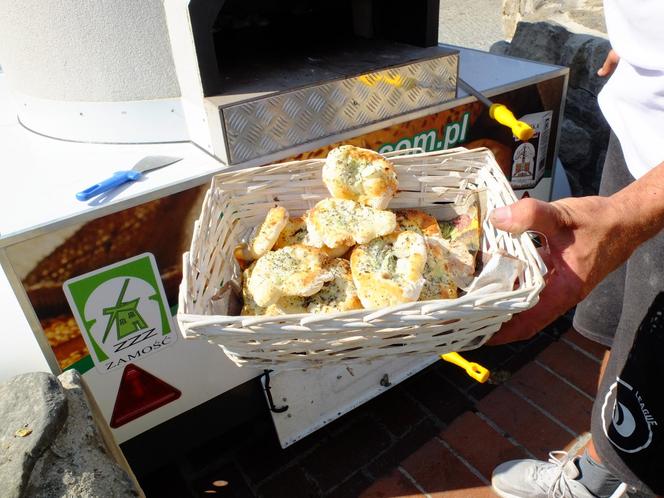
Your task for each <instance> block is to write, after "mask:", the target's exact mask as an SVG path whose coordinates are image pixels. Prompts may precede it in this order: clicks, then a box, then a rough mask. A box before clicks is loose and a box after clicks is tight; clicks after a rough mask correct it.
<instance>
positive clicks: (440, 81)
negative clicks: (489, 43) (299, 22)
mask: <svg viewBox="0 0 664 498" xmlns="http://www.w3.org/2000/svg"><path fill="white" fill-rule="evenodd" d="M457 66H458V55H457V54H449V55H444V56H442V57H436V58H432V59H427V60H423V61H417V62H414V63H410V64H406V65H403V66H399V67H393V68H389V69H384V70H380V71H376V72H372V73H367V74H364V75H362V76H357V77H352V78H347V79H342V80H338V81H333V82H326V83H322V84H320V85H314V86H309V87H305V88H300V89H298V90H293V91H289V92H285V93H280V94H276V95H272V96H267V97H264V98H260V99H256V100H253V101H250V102H243V103H239V104H233V105H229V106H226V107H222V108H221V109H220V112H221V113H222V116H221V117H222V123H223V126H224V128H225V136H226V142H227V150H228V154H229V162H230V164H237V163H241V162H244V161H249V160H251V159H256V158H258V157H261V156H265V155H268V154H272V153H275V152H279V151H281V150H285V149H288V148H290V147H294V146H296V145H301V144H304V143H307V142H310V141H313V140H317V139H321V138H325V137H328V136H332V135H335V134H337V133H341V132H344V131H348V130H352V129H353V128H358V127H361V126H366V125H369V124H373V123H377V122H380V121H383V120H386V119H389V118H393V117H395V116H398V115H400V114H404V113H407V112H411V111H415V110H418V109H422V108H425V107H430V106H434V105H437V104H440V103H441V102H445V101H447V100H451V99H453V98H455V96H456V78H457Z"/></svg>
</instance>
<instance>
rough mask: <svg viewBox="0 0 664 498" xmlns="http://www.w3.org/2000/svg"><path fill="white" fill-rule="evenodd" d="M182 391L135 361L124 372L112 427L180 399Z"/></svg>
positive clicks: (116, 400)
mask: <svg viewBox="0 0 664 498" xmlns="http://www.w3.org/2000/svg"><path fill="white" fill-rule="evenodd" d="M181 395H182V393H181V392H180V390H179V389H176V388H174V387H173V386H171V385H170V384H167V383H166V382H164V381H163V380H161V379H158V378H157V377H155V376H154V375H152V374H151V373H148V372H146V371H145V370H143V369H142V368H140V367H137V366H136V365H134V364H133V363H130V364H129V365H127V366H126V367H125V369H124V371H123V372H122V380H120V387H119V388H118V395H117V397H116V398H115V406H114V407H113V415H112V416H111V427H113V428H114V429H115V428H116V427H120V426H121V425H124V424H126V423H128V422H131V421H132V420H135V419H137V418H138V417H142V416H143V415H145V414H146V413H148V412H151V411H152V410H156V409H157V408H159V407H161V406H164V405H165V404H167V403H170V402H171V401H175V400H176V399H178V398H179V397H180V396H181Z"/></svg>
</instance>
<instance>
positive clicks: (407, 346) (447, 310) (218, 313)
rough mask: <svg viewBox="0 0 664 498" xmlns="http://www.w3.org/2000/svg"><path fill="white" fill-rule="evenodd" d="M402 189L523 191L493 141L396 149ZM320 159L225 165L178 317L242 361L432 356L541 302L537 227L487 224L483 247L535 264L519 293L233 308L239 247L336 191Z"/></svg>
mask: <svg viewBox="0 0 664 498" xmlns="http://www.w3.org/2000/svg"><path fill="white" fill-rule="evenodd" d="M391 161H392V162H393V163H394V165H395V167H396V170H397V174H398V180H399V193H398V194H397V196H396V197H395V198H394V199H393V200H392V202H391V203H390V206H389V208H390V209H395V208H404V207H420V206H432V205H434V204H435V203H441V202H459V201H460V200H461V199H463V198H464V197H465V196H466V195H468V194H469V193H474V192H473V191H476V190H481V189H486V192H487V195H486V199H487V210H488V211H489V210H491V209H493V208H495V207H498V206H503V205H506V204H511V203H512V202H515V201H516V197H515V195H514V192H513V191H512V189H511V187H510V185H509V183H508V181H507V180H506V179H505V177H504V175H503V173H502V171H501V170H500V167H499V166H498V165H497V163H496V161H495V159H494V157H493V155H492V154H491V152H490V151H488V150H487V149H475V150H472V151H466V150H463V149H461V150H455V151H451V152H432V153H425V154H422V153H420V154H412V155H401V156H398V157H394V156H393V157H391ZM323 163H324V160H322V159H313V160H306V161H296V162H289V163H282V164H275V165H271V166H263V167H260V168H252V169H245V170H241V171H237V172H229V173H223V174H220V175H217V176H215V177H214V179H213V180H212V185H211V187H210V190H209V191H208V193H207V196H206V198H205V201H204V203H203V208H202V213H201V216H200V218H199V220H198V221H197V223H196V226H195V229H194V235H193V240H192V244H191V249H190V251H189V252H188V253H185V254H184V265H183V280H182V284H181V287H180V302H179V310H178V315H177V319H178V323H179V325H180V329H181V331H182V333H183V335H184V336H185V337H186V338H195V337H202V338H203V339H206V340H208V341H210V342H213V343H217V344H219V345H220V346H221V347H222V348H223V349H224V351H225V353H226V354H227V355H228V356H229V357H230V358H231V359H232V360H233V361H234V362H235V363H237V364H238V365H242V364H246V365H250V366H253V367H259V368H267V367H269V368H276V369H279V370H283V369H292V368H309V367H314V366H321V365H329V364H333V363H338V362H342V361H362V362H366V361H371V360H375V359H380V358H385V357H387V356H393V355H432V354H443V353H447V352H451V351H463V350H468V349H474V348H477V347H479V346H480V345H482V344H483V343H484V342H486V341H487V340H488V339H489V338H490V337H491V336H492V335H493V334H494V333H495V332H496V331H497V330H498V329H499V328H500V325H501V324H502V323H503V322H505V321H507V320H508V319H509V318H511V316H512V313H515V312H518V311H522V310H525V309H527V308H530V307H531V306H533V305H534V304H535V303H536V302H537V299H538V294H539V291H540V290H541V288H542V287H543V285H544V281H543V277H542V273H543V271H544V265H543V263H542V260H541V259H540V258H539V256H538V254H537V252H536V249H535V247H534V245H533V243H532V242H531V240H530V238H529V236H528V235H527V234H524V235H521V236H519V237H515V236H512V235H510V234H508V233H506V232H503V231H498V230H496V229H495V228H494V227H493V226H492V225H491V223H489V221H488V218H486V217H485V220H484V223H483V240H482V250H483V251H484V252H490V251H497V250H502V251H504V252H506V253H508V254H510V255H513V256H515V257H517V258H519V259H520V260H522V261H523V262H524V263H525V264H524V265H523V267H524V270H523V272H522V274H521V275H519V277H518V286H517V287H516V288H514V289H513V290H511V291H507V292H500V293H489V294H486V293H485V294H484V295H482V296H481V298H480V297H478V296H477V295H475V293H473V292H471V293H468V294H466V295H463V296H461V297H459V298H457V299H447V300H436V301H426V302H413V303H407V304H403V305H399V306H393V307H390V308H384V309H380V310H355V311H348V312H340V313H334V314H299V315H281V316H251V317H248V316H229V315H228V311H227V310H228V309H229V308H228V304H229V299H228V296H229V295H230V294H231V293H230V288H231V286H230V285H229V284H230V282H233V281H234V280H235V281H236V280H237V277H238V272H239V270H238V268H237V265H236V263H235V260H234V258H233V249H234V248H235V246H236V245H237V244H238V242H240V241H241V240H242V239H243V237H246V236H247V235H248V233H250V232H251V230H252V229H253V228H254V227H255V226H257V225H259V224H260V223H261V222H262V220H263V219H264V218H265V215H266V213H267V211H268V209H269V208H271V207H273V206H275V205H277V204H278V205H280V206H284V207H285V208H286V209H287V210H288V211H289V213H290V214H291V215H292V216H297V215H300V214H302V213H303V212H304V211H305V210H307V209H309V208H311V207H312V206H313V205H314V204H316V202H318V201H319V200H320V199H323V198H325V197H329V193H328V192H327V190H326V188H325V186H324V185H323V183H322V180H321V168H322V165H323Z"/></svg>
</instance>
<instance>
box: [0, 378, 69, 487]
mask: <svg viewBox="0 0 664 498" xmlns="http://www.w3.org/2000/svg"><path fill="white" fill-rule="evenodd" d="M66 418H67V403H66V398H65V394H64V392H63V390H62V388H61V387H60V384H59V383H58V380H57V379H56V378H55V377H54V376H53V375H51V374H48V373H44V372H36V373H30V374H21V375H18V376H16V377H13V378H11V379H10V380H9V381H7V382H5V383H4V384H2V385H0V496H3V497H5V498H14V497H16V498H18V497H21V496H24V491H25V488H26V485H27V483H28V480H29V477H30V475H31V473H32V471H33V468H34V466H35V464H36V462H37V461H38V459H39V458H40V457H41V456H42V454H43V453H44V452H45V451H46V449H47V448H48V447H50V446H51V444H52V443H53V441H54V439H55V438H56V436H57V434H58V433H59V432H60V430H61V428H62V426H63V424H64V422H65V419H66Z"/></svg>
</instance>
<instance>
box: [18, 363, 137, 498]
mask: <svg viewBox="0 0 664 498" xmlns="http://www.w3.org/2000/svg"><path fill="white" fill-rule="evenodd" d="M59 379H60V382H61V383H62V386H63V387H64V393H65V395H66V398H67V405H68V408H69V416H68V418H67V423H66V424H65V425H64V427H63V428H62V430H61V431H60V433H59V434H58V435H57V437H56V438H55V440H54V441H53V443H52V444H51V446H50V447H49V448H48V449H47V450H46V451H45V452H44V453H43V455H42V457H41V458H40V459H39V460H38V461H37V463H36V464H35V466H34V469H33V472H32V476H31V477H30V480H29V482H28V486H27V496H30V497H34V498H53V497H62V498H65V497H66V498H93V497H108V498H115V497H118V498H120V497H122V498H124V497H131V496H140V494H141V492H140V491H139V490H137V489H136V487H135V486H134V483H133V481H132V479H131V478H130V476H129V475H128V474H127V472H125V471H124V470H123V469H122V468H121V467H120V466H119V465H118V463H117V462H116V461H115V460H114V458H113V457H112V456H111V454H110V453H109V451H108V449H107V447H106V445H105V444H104V441H103V439H102V437H101V435H100V433H99V431H98V430H97V426H96V423H95V420H94V417H93V414H92V412H91V410H90V406H89V404H88V399H87V396H86V393H85V388H84V384H83V381H82V379H81V376H80V374H79V373H78V372H76V371H75V370H68V371H67V372H65V373H64V374H62V375H61V376H60V377H59Z"/></svg>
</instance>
